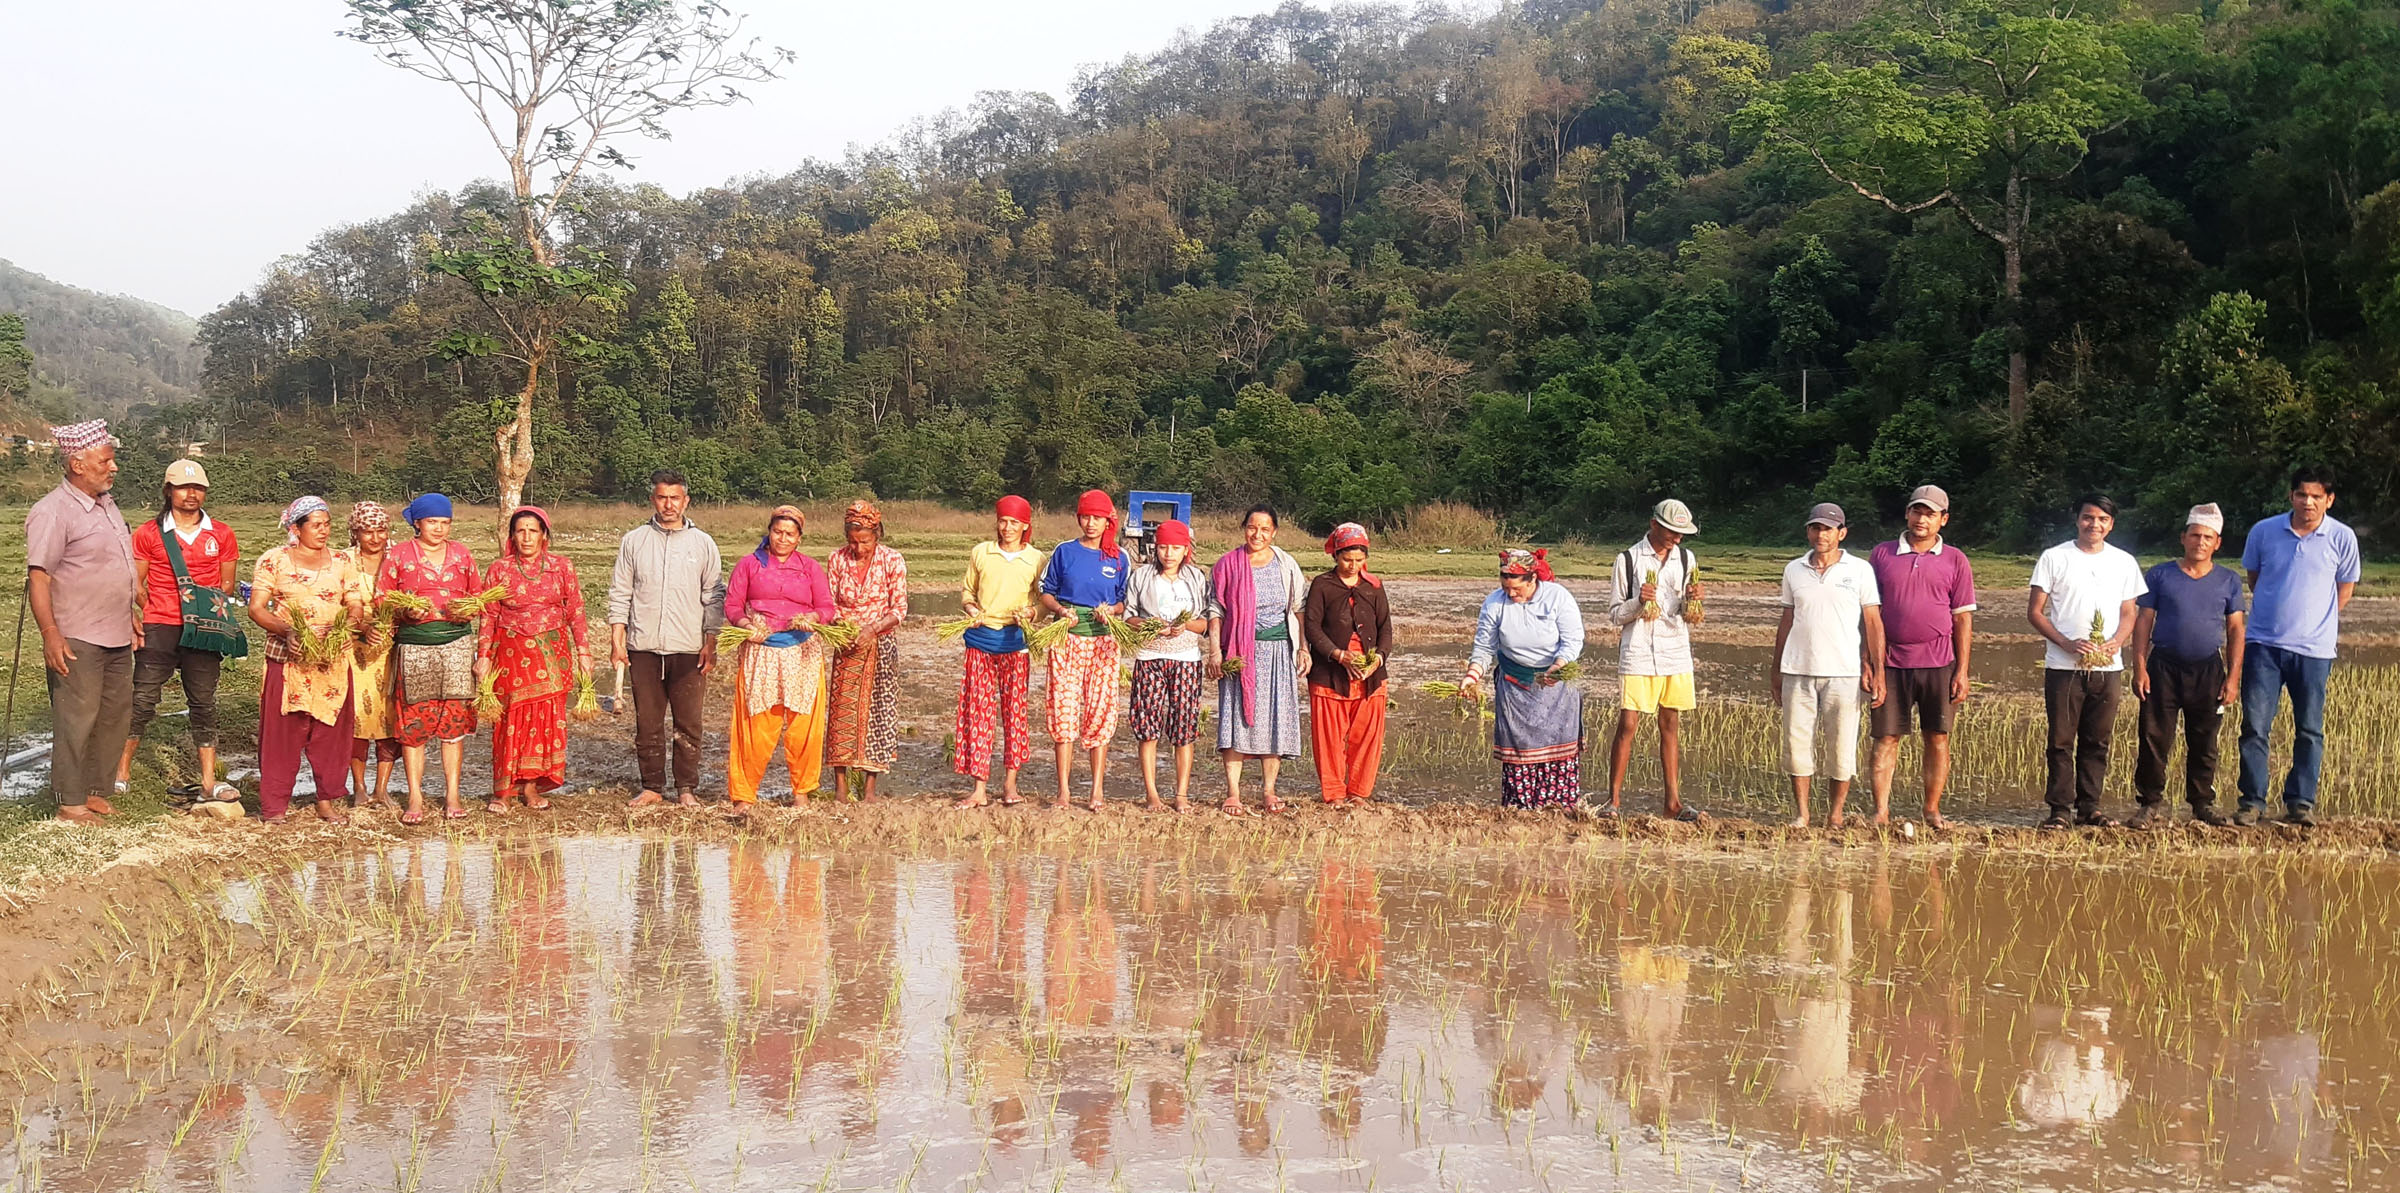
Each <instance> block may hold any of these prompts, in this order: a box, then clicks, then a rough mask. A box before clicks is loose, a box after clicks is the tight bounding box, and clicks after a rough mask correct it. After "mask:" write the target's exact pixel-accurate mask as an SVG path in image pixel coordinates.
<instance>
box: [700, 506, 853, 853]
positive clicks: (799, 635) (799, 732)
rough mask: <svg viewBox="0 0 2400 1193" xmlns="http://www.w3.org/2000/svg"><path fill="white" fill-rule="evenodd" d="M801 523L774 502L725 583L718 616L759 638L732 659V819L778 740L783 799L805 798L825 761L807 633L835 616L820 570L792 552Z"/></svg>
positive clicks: (820, 692) (816, 648) (814, 643)
mask: <svg viewBox="0 0 2400 1193" xmlns="http://www.w3.org/2000/svg"><path fill="white" fill-rule="evenodd" d="M806 526H807V519H806V518H804V517H803V516H802V515H801V513H800V511H799V510H798V509H795V508H793V507H792V506H788V505H782V506H777V507H775V512H774V513H772V514H769V515H767V533H766V535H765V536H764V537H762V538H760V539H759V540H758V550H756V551H752V552H751V553H749V554H748V555H745V556H743V557H742V558H741V560H740V561H739V562H737V563H735V564H734V565H733V579H732V580H731V581H730V582H728V583H727V584H726V586H725V617H726V619H727V620H728V621H731V622H733V623H734V624H736V625H744V626H748V627H750V628H751V629H752V630H753V631H757V632H760V633H763V634H764V635H765V636H764V637H759V638H753V639H751V640H750V641H749V642H748V643H745V644H744V645H743V646H742V649H741V653H740V655H739V656H738V657H736V658H735V659H734V660H733V664H734V667H733V674H734V681H733V725H732V732H731V733H730V734H728V735H727V736H729V737H730V738H732V745H731V756H730V757H729V758H728V759H727V760H726V766H725V770H726V796H727V798H729V799H730V800H732V802H733V814H734V815H736V816H747V815H749V814H750V811H751V809H752V808H754V807H756V806H757V804H758V784H759V781H760V780H762V779H764V778H766V776H767V764H768V763H769V762H770V761H772V760H773V759H774V757H775V742H776V739H777V738H781V739H782V740H783V757H784V761H785V762H786V763H787V764H789V765H790V767H791V768H792V803H793V804H794V805H795V806H797V805H801V804H806V803H807V802H808V793H809V792H811V791H814V790H816V789H817V777H818V774H819V772H820V770H821V768H822V767H823V765H824V761H825V707H826V704H827V699H826V693H825V648H824V646H823V643H822V640H821V639H819V638H818V637H817V635H816V632H815V631H816V628H817V627H818V626H820V625H823V624H825V623H826V622H829V621H832V620H833V619H834V616H835V613H834V605H833V589H832V588H831V587H830V586H829V585H827V584H826V582H825V569H823V568H822V567H819V566H818V565H817V561H816V560H814V559H810V558H809V557H808V556H807V555H805V554H802V553H801V551H800V534H801V531H802V530H803V529H804V528H805V527H806Z"/></svg>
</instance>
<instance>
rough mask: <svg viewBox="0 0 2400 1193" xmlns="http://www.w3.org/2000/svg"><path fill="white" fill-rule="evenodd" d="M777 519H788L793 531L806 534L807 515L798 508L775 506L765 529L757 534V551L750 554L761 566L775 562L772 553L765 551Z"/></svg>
mask: <svg viewBox="0 0 2400 1193" xmlns="http://www.w3.org/2000/svg"><path fill="white" fill-rule="evenodd" d="M779 518H790V519H791V520H792V526H793V528H794V529H796V530H798V531H799V532H800V533H801V534H803V535H806V534H807V533H808V515H807V514H804V513H801V512H800V507H799V506H796V505H779V506H776V507H775V512H774V513H771V514H768V515H767V528H766V529H765V530H762V531H760V532H759V534H758V549H757V550H755V551H752V552H751V554H752V555H755V556H757V557H758V562H759V563H761V564H769V563H773V562H775V556H774V553H772V552H770V551H768V550H767V540H768V539H769V538H772V537H773V536H774V534H775V522H776V520H777V519H779Z"/></svg>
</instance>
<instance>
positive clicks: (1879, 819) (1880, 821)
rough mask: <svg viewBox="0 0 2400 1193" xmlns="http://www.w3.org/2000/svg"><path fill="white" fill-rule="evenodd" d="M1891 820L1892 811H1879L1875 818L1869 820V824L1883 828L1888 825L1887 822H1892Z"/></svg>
mask: <svg viewBox="0 0 2400 1193" xmlns="http://www.w3.org/2000/svg"><path fill="white" fill-rule="evenodd" d="M1891 822H1892V814H1891V813H1889V812H1877V813H1876V814H1875V818H1874V819H1873V820H1870V821H1868V822H1867V823H1869V824H1872V825H1874V826H1875V827H1877V828H1882V827H1883V826H1885V825H1887V824H1890V823H1891Z"/></svg>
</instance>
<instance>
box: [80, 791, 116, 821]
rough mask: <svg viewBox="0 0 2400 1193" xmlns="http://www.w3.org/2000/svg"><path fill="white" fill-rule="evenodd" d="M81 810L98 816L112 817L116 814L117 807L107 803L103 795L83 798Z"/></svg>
mask: <svg viewBox="0 0 2400 1193" xmlns="http://www.w3.org/2000/svg"><path fill="white" fill-rule="evenodd" d="M83 810H84V811H86V812H91V813H94V814H96V815H100V816H114V815H116V814H117V806H116V805H115V804H112V803H110V802H108V797H107V796H104V795H94V796H87V797H85V799H84V801H83Z"/></svg>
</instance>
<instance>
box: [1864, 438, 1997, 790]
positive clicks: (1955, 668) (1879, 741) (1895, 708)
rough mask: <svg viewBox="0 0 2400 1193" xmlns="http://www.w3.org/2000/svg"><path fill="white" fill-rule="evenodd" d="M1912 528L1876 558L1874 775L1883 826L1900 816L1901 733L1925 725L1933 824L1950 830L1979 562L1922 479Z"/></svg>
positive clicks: (1941, 498) (1942, 496) (1911, 511)
mask: <svg viewBox="0 0 2400 1193" xmlns="http://www.w3.org/2000/svg"><path fill="white" fill-rule="evenodd" d="M1906 516H1907V519H1908V530H1907V532H1906V533H1904V534H1902V535H1901V536H1900V537H1899V538H1898V539H1896V540H1894V541H1892V542H1888V543H1878V544H1876V546H1875V550H1874V553H1873V554H1871V555H1870V556H1868V558H1867V563H1868V566H1870V567H1872V568H1874V569H1875V587H1876V589H1877V591H1878V592H1880V593H1881V595H1882V597H1883V636H1884V656H1883V661H1884V691H1885V697H1884V701H1883V703H1882V704H1881V705H1879V706H1877V707H1876V708H1875V710H1874V711H1873V713H1872V714H1870V718H1869V719H1870V722H1871V732H1872V733H1873V734H1874V737H1875V757H1874V765H1873V767H1872V769H1871V770H1870V774H1869V782H1871V783H1872V784H1873V786H1874V788H1875V823H1877V824H1885V823H1889V822H1890V820H1891V800H1892V774H1893V772H1894V771H1896V770H1897V769H1898V768H1899V765H1900V739H1901V738H1903V737H1906V736H1908V733H1909V730H1910V729H1911V728H1912V725H1911V722H1912V721H1914V722H1916V725H1915V726H1913V727H1915V728H1919V729H1921V731H1922V732H1923V733H1924V736H1925V763H1924V770H1925V827H1927V828H1935V829H1938V828H1946V827H1948V822H1946V821H1944V820H1943V819H1942V789H1943V788H1944V787H1945V786H1947V785H1948V784H1949V782H1950V723H1951V718H1952V716H1953V715H1954V714H1955V712H1956V711H1957V708H1958V706H1959V704H1960V703H1962V702H1964V701H1965V700H1966V698H1967V658H1968V655H1969V653H1970V652H1971V650H1972V648H1973V645H1974V624H1975V569H1974V567H1973V566H1972V565H1970V564H1969V563H1968V562H1967V557H1966V555H1965V554H1964V553H1963V552H1961V551H1960V550H1959V549H1958V548H1956V547H1953V546H1950V545H1949V544H1947V543H1945V542H1943V541H1942V528H1943V527H1945V526H1948V525H1949V524H1950V495H1949V494H1948V493H1945V492H1943V491H1942V490H1941V488H1940V487H1939V486H1936V485H1920V486H1918V487H1917V489H1916V491H1915V492H1913V493H1910V494H1909V495H1908V512H1907V515H1906Z"/></svg>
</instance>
